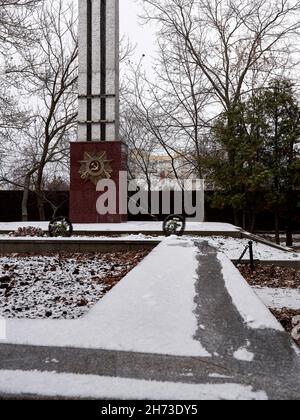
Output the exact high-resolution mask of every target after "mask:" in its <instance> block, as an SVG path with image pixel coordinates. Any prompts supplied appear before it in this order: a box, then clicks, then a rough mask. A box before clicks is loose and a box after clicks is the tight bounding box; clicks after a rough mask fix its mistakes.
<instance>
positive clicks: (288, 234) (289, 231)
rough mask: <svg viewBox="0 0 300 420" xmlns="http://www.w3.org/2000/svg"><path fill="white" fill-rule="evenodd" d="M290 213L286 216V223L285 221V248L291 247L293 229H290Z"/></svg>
mask: <svg viewBox="0 0 300 420" xmlns="http://www.w3.org/2000/svg"><path fill="white" fill-rule="evenodd" d="M290 216H291V215H290V213H289V214H288V216H287V221H286V246H287V247H290V248H291V247H292V246H293V243H294V241H293V228H292V223H291V217H290Z"/></svg>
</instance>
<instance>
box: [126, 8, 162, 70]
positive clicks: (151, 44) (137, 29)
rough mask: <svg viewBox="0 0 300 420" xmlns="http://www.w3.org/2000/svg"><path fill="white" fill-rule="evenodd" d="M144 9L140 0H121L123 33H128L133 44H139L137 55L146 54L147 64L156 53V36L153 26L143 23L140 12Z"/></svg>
mask: <svg viewBox="0 0 300 420" xmlns="http://www.w3.org/2000/svg"><path fill="white" fill-rule="evenodd" d="M141 11H142V7H141V2H140V0H120V30H121V35H122V34H125V35H128V36H129V38H130V40H131V42H132V43H133V44H137V49H136V57H137V58H138V57H140V56H142V54H145V55H146V61H147V65H148V64H149V65H150V62H151V57H153V56H154V54H155V37H154V29H153V27H152V26H150V25H149V24H148V25H142V24H141V21H140V19H139V17H138V16H139V14H140V13H141Z"/></svg>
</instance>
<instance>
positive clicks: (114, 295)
mask: <svg viewBox="0 0 300 420" xmlns="http://www.w3.org/2000/svg"><path fill="white" fill-rule="evenodd" d="M197 252H198V248H196V247H195V246H194V244H193V241H191V240H183V239H173V238H170V239H167V240H164V241H163V242H162V243H161V244H160V245H159V246H158V247H157V248H155V249H154V250H153V251H152V252H151V253H150V254H149V255H148V256H147V257H146V258H145V259H144V260H143V261H142V262H141V263H140V264H139V265H138V266H137V267H136V268H135V269H134V270H133V271H131V272H130V273H129V274H128V275H127V276H126V277H125V278H124V279H123V280H122V281H121V282H120V283H119V284H117V286H115V287H114V288H113V289H112V291H111V292H110V293H109V294H107V295H106V296H104V298H103V299H101V301H100V302H98V303H97V304H96V305H95V306H94V307H93V308H92V309H91V310H90V311H89V313H88V314H87V315H85V316H83V317H82V318H80V319H77V320H59V321H58V320H34V321H31V320H15V319H13V320H7V341H6V342H8V343H14V344H30V345H42V346H57V347H64V346H65V347H79V348H80V347H82V348H96V349H97V348H102V349H108V350H121V351H135V352H142V353H143V352H144V353H154V354H171V355H180V356H183V355H184V356H202V357H209V356H210V354H209V353H207V351H206V350H205V349H204V348H203V347H202V346H201V344H200V342H199V341H196V340H195V339H194V335H195V332H196V330H197V319H196V315H195V313H194V310H195V302H194V299H195V281H196V278H197V267H198V262H197V258H196V255H197ZM219 259H220V261H221V263H222V265H223V267H224V275H225V277H226V284H227V287H228V288H229V290H230V293H231V294H232V297H233V302H234V304H235V305H236V306H237V308H238V309H239V311H240V312H241V313H242V315H243V317H244V319H245V322H246V323H248V324H249V326H251V327H253V328H271V329H275V330H278V329H279V330H281V326H280V325H279V324H278V323H277V322H276V320H275V318H273V316H272V315H271V314H270V312H269V311H268V310H267V308H266V307H265V306H264V305H263V304H262V303H260V301H259V300H258V299H256V297H255V296H254V294H253V292H252V291H251V289H250V288H249V286H248V285H247V283H246V281H245V280H244V279H243V277H242V276H241V275H240V274H239V272H238V271H237V270H236V269H235V268H234V267H233V265H232V264H231V263H230V261H229V260H228V259H227V258H226V257H225V255H224V254H222V253H219ZM183 262H184V264H183ZM240 296H242V299H241V297H240Z"/></svg>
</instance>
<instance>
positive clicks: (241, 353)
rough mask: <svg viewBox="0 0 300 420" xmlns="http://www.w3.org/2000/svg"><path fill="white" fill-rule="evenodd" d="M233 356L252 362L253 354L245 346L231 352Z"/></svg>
mask: <svg viewBox="0 0 300 420" xmlns="http://www.w3.org/2000/svg"><path fill="white" fill-rule="evenodd" d="M233 357H234V358H235V359H237V360H241V361H243V362H253V360H254V354H253V353H251V352H250V351H248V350H247V348H246V347H242V348H240V349H239V350H237V351H236V352H235V353H234V354H233Z"/></svg>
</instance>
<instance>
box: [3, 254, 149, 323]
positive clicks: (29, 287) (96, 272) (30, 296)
mask: <svg viewBox="0 0 300 420" xmlns="http://www.w3.org/2000/svg"><path fill="white" fill-rule="evenodd" d="M145 255H146V252H144V251H138V252H127V253H112V254H73V255H68V254H65V255H59V254H56V255H17V254H15V255H7V256H0V317H3V318H4V317H5V318H7V319H9V318H29V319H43V318H49V319H75V318H79V317H81V316H83V315H84V314H85V313H87V312H88V311H89V309H90V308H91V307H92V306H94V304H95V303H97V302H98V301H99V299H101V298H102V297H103V296H104V294H105V293H106V292H107V291H108V290H109V289H110V288H111V287H112V286H113V285H114V284H116V283H117V282H118V281H119V280H120V279H121V278H122V277H124V276H125V275H126V274H127V273H128V271H130V270H131V269H132V268H133V267H134V266H135V265H136V264H137V263H138V262H139V261H140V260H141V259H142V258H143V257H144V256H145Z"/></svg>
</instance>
